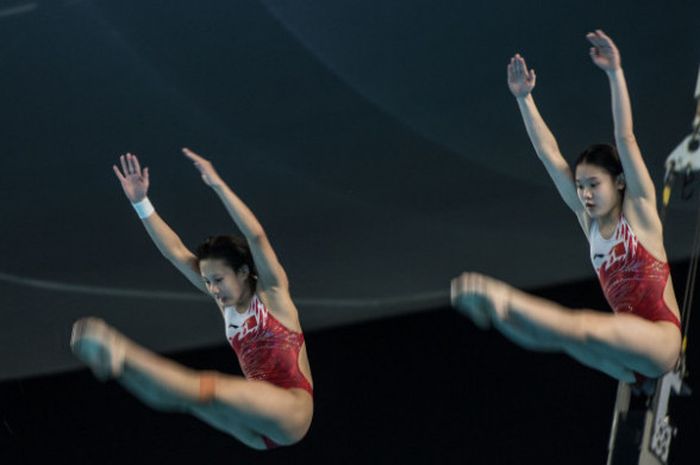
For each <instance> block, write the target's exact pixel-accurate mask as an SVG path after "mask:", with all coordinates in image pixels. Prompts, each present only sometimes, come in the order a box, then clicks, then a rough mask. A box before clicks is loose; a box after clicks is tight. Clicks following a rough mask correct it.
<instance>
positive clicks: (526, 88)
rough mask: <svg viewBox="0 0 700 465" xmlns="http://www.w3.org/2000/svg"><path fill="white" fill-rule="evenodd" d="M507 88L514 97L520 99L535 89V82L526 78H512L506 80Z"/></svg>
mask: <svg viewBox="0 0 700 465" xmlns="http://www.w3.org/2000/svg"><path fill="white" fill-rule="evenodd" d="M508 87H509V88H510V91H511V92H512V93H513V95H515V96H516V97H522V96H524V95H527V94H529V93H530V92H532V89H534V88H535V82H534V80H532V79H528V77H526V76H524V75H523V76H519V77H513V78H512V79H511V78H509V79H508Z"/></svg>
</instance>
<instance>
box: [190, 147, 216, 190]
mask: <svg viewBox="0 0 700 465" xmlns="http://www.w3.org/2000/svg"><path fill="white" fill-rule="evenodd" d="M182 153H184V154H185V156H186V157H187V158H189V159H190V160H192V162H193V163H194V166H195V168H197V169H198V170H199V172H200V174H201V175H202V181H204V184H206V185H207V186H210V187H218V186H221V185H223V184H224V181H223V180H222V179H221V177H220V176H219V173H217V172H216V170H215V169H214V165H212V164H211V162H210V161H209V160H207V159H205V158H203V157H201V156H199V155H197V154H196V153H194V152H193V151H192V150H190V149H188V148H183V149H182Z"/></svg>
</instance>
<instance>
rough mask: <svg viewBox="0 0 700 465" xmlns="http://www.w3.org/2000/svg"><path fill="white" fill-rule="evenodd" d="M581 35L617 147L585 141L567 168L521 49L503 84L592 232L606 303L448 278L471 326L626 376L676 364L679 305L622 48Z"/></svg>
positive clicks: (601, 36) (471, 276) (657, 372)
mask: <svg viewBox="0 0 700 465" xmlns="http://www.w3.org/2000/svg"><path fill="white" fill-rule="evenodd" d="M586 37H587V39H588V41H589V42H590V43H591V45H592V47H591V49H590V55H591V59H592V60H593V62H594V64H595V65H597V66H598V67H599V68H601V69H602V70H603V71H605V73H606V75H607V77H608V81H609V83H610V90H611V94H612V110H613V119H614V123H615V144H616V146H617V148H615V147H613V146H610V145H604V144H601V145H592V146H590V147H589V148H587V149H586V150H585V151H584V152H583V153H582V154H581V155H580V156H579V157H578V159H577V160H576V163H575V165H574V172H572V171H571V168H570V167H569V165H568V163H567V162H566V160H565V159H564V157H563V156H562V154H561V152H560V151H559V146H558V144H557V142H556V140H555V138H554V136H553V135H552V133H551V132H550V130H549V128H548V127H547V125H546V124H545V122H544V120H543V119H542V117H541V116H540V114H539V111H538V110H537V106H536V105H535V101H534V99H533V97H532V94H531V92H532V90H533V89H534V87H535V79H536V77H535V72H534V70H532V69H530V70H528V68H527V65H526V64H525V60H524V59H523V58H522V57H521V56H520V55H515V56H514V57H513V58H511V60H510V64H509V65H508V86H509V88H510V91H511V92H512V93H513V95H514V96H515V98H516V100H517V103H518V107H519V108H520V112H521V115H522V117H523V121H524V123H525V127H526V129H527V132H528V135H529V136H530V140H531V141H532V144H533V146H534V148H535V151H536V152H537V155H538V157H539V158H540V160H541V161H542V163H543V164H544V166H545V168H546V169H547V172H548V173H549V175H550V177H551V178H552V180H553V181H554V184H555V186H556V187H557V190H558V191H559V194H560V195H561V197H562V199H563V200H564V202H565V203H566V204H567V206H568V207H569V208H570V209H571V210H572V211H573V212H574V213H575V214H576V217H577V219H578V221H579V224H580V225H581V227H582V229H583V231H584V233H585V234H586V237H587V238H588V240H589V242H590V245H591V260H592V262H593V265H594V267H595V269H596V272H597V274H598V276H599V279H600V283H601V286H602V288H603V291H604V293H605V296H606V298H607V300H608V302H609V303H610V306H611V307H612V308H613V311H614V313H612V314H611V313H605V312H598V311H594V310H587V309H584V310H571V309H568V308H565V307H562V306H561V305H558V304H556V303H554V302H551V301H547V300H544V299H541V298H538V297H535V296H532V295H529V294H526V293H524V292H521V291H519V290H517V289H515V288H513V287H511V286H510V285H508V284H505V283H503V282H501V281H498V280H495V279H492V278H490V277H487V276H483V275H481V274H478V273H464V274H462V275H461V276H459V277H457V278H455V279H454V280H453V281H452V302H453V305H454V306H455V307H457V309H459V310H460V311H462V312H464V313H465V314H467V315H468V316H469V317H471V318H472V320H474V322H475V323H476V324H477V325H478V326H480V327H482V328H486V327H488V326H490V325H493V326H495V327H496V328H497V329H498V330H500V331H501V332H502V333H503V334H504V335H505V336H507V337H508V338H510V339H511V340H513V341H515V342H516V343H518V344H520V345H522V346H523V347H526V348H529V349H533V350H554V351H563V352H566V353H568V354H570V355H571V356H572V357H574V358H575V359H577V360H579V361H580V362H581V363H583V364H585V365H588V366H590V367H593V368H595V369H598V370H600V371H602V372H604V373H607V374H609V375H610V376H612V377H614V378H616V379H618V380H621V381H625V382H629V383H633V382H635V379H636V378H641V377H648V378H656V377H659V376H661V375H663V374H664V373H666V372H668V371H670V370H672V369H673V368H674V366H675V364H676V362H677V360H678V356H679V354H680V349H681V333H680V324H679V310H678V303H677V301H676V297H675V295H674V292H673V285H672V283H671V278H670V274H669V267H668V263H667V261H668V260H667V257H666V251H665V249H664V246H663V237H662V225H661V220H660V219H659V215H658V212H657V210H656V192H655V189H654V184H653V182H652V180H651V177H650V176H649V172H648V171H647V168H646V166H645V164H644V160H643V159H642V155H641V152H640V150H639V147H638V145H637V142H636V139H635V136H634V132H633V130H632V110H631V106H630V101H629V95H628V92H627V85H626V83H625V78H624V74H623V72H622V68H621V66H620V54H619V52H618V50H617V47H616V46H615V44H614V43H613V41H612V39H610V37H608V36H607V35H605V33H604V32H602V31H600V30H598V31H596V32H592V33H589V34H588V35H587V36H586ZM618 151H619V153H618Z"/></svg>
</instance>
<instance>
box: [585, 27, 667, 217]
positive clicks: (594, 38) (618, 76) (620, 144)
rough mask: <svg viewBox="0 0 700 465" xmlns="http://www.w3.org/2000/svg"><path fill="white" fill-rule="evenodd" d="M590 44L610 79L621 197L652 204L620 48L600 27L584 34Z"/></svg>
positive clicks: (651, 185)
mask: <svg viewBox="0 0 700 465" xmlns="http://www.w3.org/2000/svg"><path fill="white" fill-rule="evenodd" d="M586 38H587V39H588V41H589V42H590V43H591V44H592V45H593V46H592V47H591V50H590V53H591V59H592V60H593V63H595V64H596V66H598V67H599V68H600V69H602V70H603V71H605V74H606V75H607V76H608V80H609V82H610V94H611V99H612V112H613V121H614V123H615V145H617V150H618V152H619V153H620V162H621V163H622V169H623V171H624V173H625V182H626V185H627V188H626V192H625V197H626V198H630V199H644V200H648V201H650V202H651V203H652V204H653V206H654V208H656V190H655V189H654V182H653V181H652V179H651V176H650V175H649V171H648V170H647V167H646V165H645V164H644V159H643V158H642V153H641V151H640V150H639V145H637V139H636V138H635V136H634V131H633V127H632V105H631V104H630V97H629V93H628V92H627V83H626V81H625V75H624V73H623V72H622V66H621V65H620V52H619V51H618V49H617V47H616V46H615V43H614V42H613V41H612V39H611V38H610V37H608V36H607V35H606V34H605V33H604V32H603V31H601V30H597V31H595V32H590V33H588V34H587V35H586Z"/></svg>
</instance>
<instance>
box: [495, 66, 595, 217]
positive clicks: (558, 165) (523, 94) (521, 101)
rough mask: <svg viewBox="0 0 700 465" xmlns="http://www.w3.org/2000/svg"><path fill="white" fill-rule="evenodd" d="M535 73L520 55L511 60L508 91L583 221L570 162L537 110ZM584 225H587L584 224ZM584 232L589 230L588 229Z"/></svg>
mask: <svg viewBox="0 0 700 465" xmlns="http://www.w3.org/2000/svg"><path fill="white" fill-rule="evenodd" d="M535 80H536V76H535V70H534V69H530V70H528V69H527V64H526V63H525V59H523V57H521V56H520V55H519V54H516V55H515V56H514V57H513V58H511V59H510V63H509V64H508V88H509V89H510V91H511V92H512V93H513V96H515V99H516V101H517V102H518V108H519V109H520V114H521V115H522V117H523V122H524V123H525V129H527V134H528V136H530V141H531V142H532V146H533V147H534V148H535V152H537V156H538V157H539V159H540V160H541V161H542V163H543V164H544V166H545V168H546V169H547V173H549V176H550V177H551V178H552V181H554V185H555V186H556V187H557V190H558V191H559V195H561V197H562V199H564V202H565V203H566V205H567V206H568V207H569V208H570V209H571V210H572V211H573V212H574V213H576V215H577V216H578V217H579V221H582V219H583V216H584V215H585V210H584V208H583V206H582V205H581V202H580V201H579V199H578V195H577V193H576V184H575V182H574V177H573V174H572V172H571V168H570V167H569V164H568V163H567V162H566V160H565V159H564V157H563V156H562V154H561V152H560V151H559V145H558V144H557V140H556V139H555V138H554V135H553V134H552V132H551V131H550V130H549V128H548V127H547V124H546V123H545V122H544V119H542V116H541V115H540V112H539V111H538V110H537V105H535V100H534V99H533V98H532V90H533V89H534V88H535ZM582 226H583V223H582ZM584 230H586V228H585V227H584Z"/></svg>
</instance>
